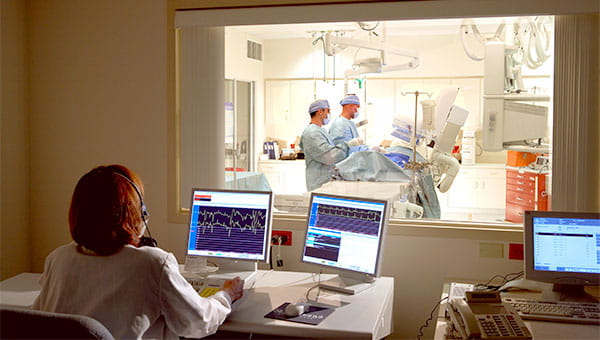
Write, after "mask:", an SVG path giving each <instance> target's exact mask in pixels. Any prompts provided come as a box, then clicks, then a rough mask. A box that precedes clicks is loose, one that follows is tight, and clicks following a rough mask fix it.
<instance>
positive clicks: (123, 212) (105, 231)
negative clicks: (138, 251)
mask: <svg viewBox="0 0 600 340" xmlns="http://www.w3.org/2000/svg"><path fill="white" fill-rule="evenodd" d="M119 174H120V175H119ZM123 176H125V177H127V178H128V179H130V180H131V182H133V183H135V185H136V186H137V187H138V188H139V190H140V194H142V195H143V186H142V182H141V181H140V179H139V178H138V176H137V175H136V174H135V173H134V172H133V171H131V170H129V169H128V168H126V167H124V166H122V165H118V164H113V165H108V166H99V167H96V168H94V169H92V170H91V171H90V172H88V173H87V174H85V175H83V177H81V179H80V180H79V182H77V185H76V186H75V190H74V191H73V197H72V199H71V207H70V209H69V227H70V231H71V237H72V238H73V240H74V241H75V242H77V244H79V245H81V246H83V247H85V248H87V249H88V250H92V251H93V252H95V253H96V254H98V255H111V254H114V253H116V252H117V251H119V250H120V249H121V248H122V247H123V246H124V245H126V244H132V245H137V244H138V243H139V238H140V234H141V232H142V226H143V220H142V218H143V217H142V212H141V205H142V202H141V197H140V195H138V193H137V192H136V190H135V188H134V186H133V185H132V184H131V183H129V182H128V181H127V179H126V178H124V177H123Z"/></svg>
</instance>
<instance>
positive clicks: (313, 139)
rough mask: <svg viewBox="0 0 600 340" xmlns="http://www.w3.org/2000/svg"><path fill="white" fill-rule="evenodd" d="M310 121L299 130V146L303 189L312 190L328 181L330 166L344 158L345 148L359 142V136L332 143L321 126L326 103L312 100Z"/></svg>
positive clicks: (325, 117)
mask: <svg viewBox="0 0 600 340" xmlns="http://www.w3.org/2000/svg"><path fill="white" fill-rule="evenodd" d="M308 113H309V114H310V124H309V125H308V126H307V127H306V128H305V129H304V131H303V132H302V137H301V138H300V148H302V151H304V157H305V162H306V189H307V190H308V191H312V190H314V189H317V188H319V187H321V186H322V185H323V184H325V183H327V182H329V180H330V179H331V176H332V174H333V173H332V170H333V166H334V165H335V164H336V163H337V162H339V161H341V160H343V159H345V158H346V157H348V154H349V148H350V147H353V146H358V145H360V144H362V140H361V139H360V138H353V139H351V140H349V141H346V142H344V141H342V142H340V143H339V144H335V143H334V141H333V139H332V138H331V136H329V134H328V133H327V131H325V129H324V128H323V125H327V124H328V123H329V102H328V101H327V100H326V99H318V100H315V101H314V102H313V103H312V104H310V107H309V108H308Z"/></svg>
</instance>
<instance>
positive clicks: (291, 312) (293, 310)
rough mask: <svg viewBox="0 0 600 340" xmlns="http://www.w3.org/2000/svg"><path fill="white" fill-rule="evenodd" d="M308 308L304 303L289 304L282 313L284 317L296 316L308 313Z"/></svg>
mask: <svg viewBox="0 0 600 340" xmlns="http://www.w3.org/2000/svg"><path fill="white" fill-rule="evenodd" d="M308 307H309V306H308V305H307V304H305V303H290V304H288V305H287V306H285V310H284V311H283V313H284V314H285V315H286V316H298V315H302V314H304V313H306V312H308Z"/></svg>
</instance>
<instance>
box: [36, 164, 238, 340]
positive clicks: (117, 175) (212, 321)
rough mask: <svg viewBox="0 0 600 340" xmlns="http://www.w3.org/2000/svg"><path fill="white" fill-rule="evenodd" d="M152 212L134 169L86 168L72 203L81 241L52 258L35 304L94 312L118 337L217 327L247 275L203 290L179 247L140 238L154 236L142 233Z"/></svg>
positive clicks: (197, 332)
mask: <svg viewBox="0 0 600 340" xmlns="http://www.w3.org/2000/svg"><path fill="white" fill-rule="evenodd" d="M147 217H148V212H147V210H146V206H145V204H144V201H143V186H142V183H141V181H140V180H139V178H138V177H137V176H136V175H135V173H133V172H132V171H131V170H129V169H127V168H126V167H124V166H121V165H110V166H99V167H97V168H94V169H92V170H91V171H90V172H88V173H87V174H85V175H84V176H83V177H82V178H81V179H80V180H79V182H78V183H77V186H76V187H75V191H74V192H73V197H72V200H71V207H70V209H69V225H70V232H71V236H72V238H73V240H74V242H71V243H69V244H67V245H64V246H61V247H59V248H57V249H55V250H54V251H53V252H52V253H50V255H48V257H47V258H46V263H45V266H44V273H43V274H42V276H41V279H40V283H41V285H42V290H41V292H40V295H39V297H38V298H37V299H36V300H35V302H34V304H33V308H34V309H39V310H44V311H50V312H59V313H69V314H83V315H87V316H90V317H92V318H94V319H96V320H98V321H100V322H101V323H102V324H104V326H106V328H108V330H109V331H110V332H111V333H112V335H113V336H114V337H115V338H116V339H134V338H137V339H140V338H142V337H143V338H159V339H160V338H178V336H184V337H190V338H201V337H204V336H206V335H209V334H212V333H215V332H216V330H217V328H218V327H219V326H220V325H221V323H223V321H224V320H225V318H226V317H227V315H228V314H229V313H230V312H231V303H232V302H233V301H235V300H237V299H239V298H240V297H241V296H242V283H241V281H240V280H239V278H235V279H234V280H229V281H226V282H225V284H224V286H223V289H222V290H221V291H220V292H218V293H216V294H215V295H213V296H211V297H209V298H203V297H200V296H199V295H198V293H197V292H196V291H195V290H194V288H192V286H191V285H190V284H189V283H188V282H187V281H186V280H185V279H184V278H183V276H182V275H181V274H180V273H179V268H178V265H177V260H176V259H175V256H174V255H173V254H171V253H168V252H166V251H164V250H162V249H160V248H155V247H153V246H142V245H141V241H140V240H142V239H146V240H147V239H150V240H152V239H151V238H143V237H142V236H143V234H144V232H145V230H146V229H147ZM152 241H153V242H154V245H155V244H156V243H155V241H154V240H152Z"/></svg>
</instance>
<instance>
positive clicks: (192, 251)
mask: <svg viewBox="0 0 600 340" xmlns="http://www.w3.org/2000/svg"><path fill="white" fill-rule="evenodd" d="M191 202H192V204H191V208H190V227H189V233H188V246H187V255H192V256H193V255H196V256H208V257H219V258H229V259H239V260H254V261H267V255H268V247H269V245H270V243H269V242H270V225H271V207H272V205H271V202H272V193H271V192H265V191H234V190H204V189H193V190H192V200H191Z"/></svg>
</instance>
